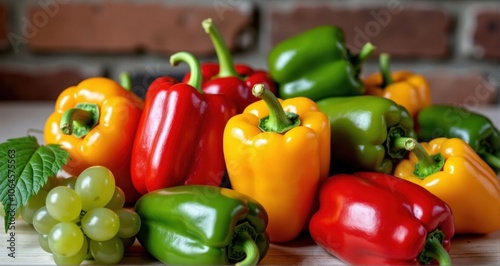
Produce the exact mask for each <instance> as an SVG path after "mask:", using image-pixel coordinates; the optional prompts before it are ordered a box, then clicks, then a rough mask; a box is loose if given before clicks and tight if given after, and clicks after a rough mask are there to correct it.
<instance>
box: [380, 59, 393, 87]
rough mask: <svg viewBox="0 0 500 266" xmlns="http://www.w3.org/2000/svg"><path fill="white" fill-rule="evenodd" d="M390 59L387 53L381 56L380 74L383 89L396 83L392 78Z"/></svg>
mask: <svg viewBox="0 0 500 266" xmlns="http://www.w3.org/2000/svg"><path fill="white" fill-rule="evenodd" d="M389 59H390V56H389V54H387V53H382V54H380V56H379V67H380V73H381V74H382V85H381V87H382V88H385V87H387V86H388V85H390V84H391V83H393V82H394V81H393V80H392V77H391V71H390V69H389Z"/></svg>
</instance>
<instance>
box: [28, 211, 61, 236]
mask: <svg viewBox="0 0 500 266" xmlns="http://www.w3.org/2000/svg"><path fill="white" fill-rule="evenodd" d="M58 223H59V221H58V220H56V219H54V218H53V217H52V216H50V214H49V212H48V211H47V206H43V207H41V208H40V209H38V211H36V212H35V215H34V216H33V227H35V230H36V231H37V232H38V233H40V234H44V235H47V234H49V233H50V230H51V229H52V227H54V225H56V224H58Z"/></svg>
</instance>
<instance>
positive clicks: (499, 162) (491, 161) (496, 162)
mask: <svg viewBox="0 0 500 266" xmlns="http://www.w3.org/2000/svg"><path fill="white" fill-rule="evenodd" d="M479 155H480V156H481V157H482V158H483V160H484V161H485V162H486V163H487V164H488V165H490V166H491V168H493V169H500V157H498V156H495V155H493V154H491V153H488V152H480V153H479Z"/></svg>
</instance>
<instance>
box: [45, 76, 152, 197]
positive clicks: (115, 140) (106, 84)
mask: <svg viewBox="0 0 500 266" xmlns="http://www.w3.org/2000/svg"><path fill="white" fill-rule="evenodd" d="M123 82H128V81H127V80H126V79H125V80H123ZM143 106H144V102H143V101H142V99H140V98H139V97H138V96H137V95H135V94H134V93H133V92H132V91H130V90H129V88H126V87H124V86H122V85H120V84H119V83H118V82H116V81H114V80H111V79H108V78H104V77H92V78H88V79H85V80H82V81H81V82H80V83H78V84H77V85H75V86H70V87H68V88H67V89H65V90H64V91H62V92H61V94H59V97H58V98H57V101H56V103H55V110H54V112H53V113H52V114H51V115H50V116H49V117H48V118H47V121H46V122H45V129H44V140H45V143H55V144H60V145H61V146H62V147H63V148H64V149H65V150H67V151H68V152H69V154H70V157H71V160H70V161H69V162H68V164H67V165H64V166H63V169H64V170H65V171H66V172H67V173H69V174H71V175H75V176H78V175H79V174H80V173H81V172H82V171H83V170H84V169H86V168H88V167H90V166H94V165H102V166H105V167H106V168H108V169H109V170H110V171H111V172H112V173H113V175H114V177H115V179H116V185H117V186H118V187H120V188H121V189H122V190H123V191H124V192H125V199H126V202H127V203H130V204H131V203H134V202H135V201H136V200H137V199H138V198H139V196H140V194H139V193H138V192H137V191H136V190H135V188H134V186H133V184H132V179H131V177H130V160H131V155H132V144H133V141H134V137H135V131H136V129H137V125H138V123H139V119H140V117H141V113H142V109H143Z"/></svg>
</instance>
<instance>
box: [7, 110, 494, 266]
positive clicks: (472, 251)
mask: <svg viewBox="0 0 500 266" xmlns="http://www.w3.org/2000/svg"><path fill="white" fill-rule="evenodd" d="M52 110H53V103H52V102H21V103H12V102H0V114H1V115H0V142H3V141H5V140H6V139H8V138H14V137H21V136H25V135H26V134H27V133H28V131H30V130H33V129H34V130H43V125H44V122H45V119H46V118H47V117H48V115H49V114H50V113H51V112H52ZM475 110H476V111H478V112H480V113H483V114H485V115H487V116H489V117H490V118H491V119H492V120H493V122H494V123H495V124H496V126H497V127H500V115H499V114H500V108H499V107H486V108H477V109H475ZM35 136H36V133H35ZM37 137H39V139H41V134H40V133H39V135H38V136H37ZM0 220H1V222H2V223H3V219H0ZM13 232H14V233H15V236H14V238H15V258H11V257H9V256H8V254H9V253H10V251H9V250H8V245H9V242H8V240H9V238H10V236H8V235H6V234H5V233H1V234H0V265H28V264H29V265H54V262H53V260H52V257H51V255H50V254H48V253H46V252H45V251H43V250H42V249H41V248H40V247H39V245H38V240H37V233H36V231H35V230H34V229H33V228H32V227H31V226H30V225H28V224H27V223H25V222H24V221H22V220H18V221H16V229H15V230H14V231H13ZM450 256H451V260H452V263H453V264H455V265H500V231H498V232H495V233H492V234H489V235H480V236H464V235H460V236H455V237H454V238H453V239H452V248H451V252H450ZM93 263H94V262H92V261H86V262H85V263H84V264H93ZM260 264H261V265H345V263H343V262H342V261H340V260H338V259H337V258H335V257H334V256H331V255H330V254H328V253H327V252H326V251H324V250H323V249H322V248H321V247H319V246H318V245H316V244H315V243H314V242H313V241H312V240H311V239H310V237H308V235H307V234H304V235H302V236H300V237H298V238H297V239H296V240H294V241H292V242H290V243H287V244H286V245H271V248H270V250H269V252H268V254H267V255H266V257H265V258H264V260H263V261H261V263H260ZM120 265H161V263H159V262H158V261H156V260H155V259H152V258H151V257H149V256H148V255H147V254H146V252H145V251H144V249H143V248H142V247H141V246H140V245H139V243H138V242H136V243H135V244H134V246H132V247H131V248H130V249H129V250H128V251H127V252H126V254H125V255H124V258H123V260H122V261H121V262H120Z"/></svg>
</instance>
